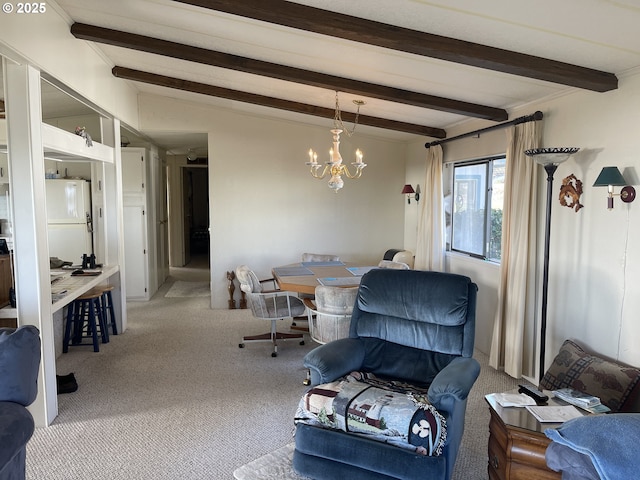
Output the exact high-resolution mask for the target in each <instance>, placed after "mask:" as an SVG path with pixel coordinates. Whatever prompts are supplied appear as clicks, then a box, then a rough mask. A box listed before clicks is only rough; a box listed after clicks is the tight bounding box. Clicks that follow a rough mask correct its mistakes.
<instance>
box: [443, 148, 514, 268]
mask: <svg viewBox="0 0 640 480" xmlns="http://www.w3.org/2000/svg"><path fill="white" fill-rule="evenodd" d="M505 166H506V158H505V157H504V156H500V157H492V158H484V159H481V160H474V161H472V162H464V163H456V164H454V166H453V198H452V203H453V205H452V210H453V212H452V222H451V250H453V251H456V252H461V253H466V254H469V255H472V256H474V257H478V258H482V259H486V260H490V261H494V262H500V258H501V255H500V253H501V252H500V241H501V237H502V204H503V199H504V173H505Z"/></svg>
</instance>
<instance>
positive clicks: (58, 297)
mask: <svg viewBox="0 0 640 480" xmlns="http://www.w3.org/2000/svg"><path fill="white" fill-rule="evenodd" d="M119 271H120V268H119V267H118V266H117V265H114V266H105V267H102V272H101V273H100V274H99V275H95V276H83V275H71V273H72V272H73V270H65V269H51V274H52V275H51V279H52V283H51V296H52V305H51V312H52V315H51V316H52V321H53V338H54V350H55V357H56V358H58V357H59V356H60V355H62V341H63V336H64V322H65V316H64V307H66V306H67V305H69V304H70V303H71V302H73V301H74V300H75V299H76V298H78V297H79V296H81V295H82V294H84V293H86V292H88V291H89V290H91V289H92V288H93V287H95V286H96V285H100V284H103V283H110V282H109V279H110V278H111V277H113V276H114V275H117V274H118V272H119ZM117 316H119V315H117ZM118 331H119V332H121V331H122V330H121V325H118ZM63 373H64V372H63Z"/></svg>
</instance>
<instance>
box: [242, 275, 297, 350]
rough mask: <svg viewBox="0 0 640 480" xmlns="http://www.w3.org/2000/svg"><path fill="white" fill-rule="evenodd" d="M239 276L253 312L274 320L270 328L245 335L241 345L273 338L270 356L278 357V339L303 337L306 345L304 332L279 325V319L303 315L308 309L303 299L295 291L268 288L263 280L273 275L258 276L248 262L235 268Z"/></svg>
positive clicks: (263, 317) (265, 318)
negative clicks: (262, 278) (293, 331)
mask: <svg viewBox="0 0 640 480" xmlns="http://www.w3.org/2000/svg"><path fill="white" fill-rule="evenodd" d="M236 278H237V279H238V281H239V282H240V289H241V290H242V291H243V292H244V293H245V294H246V296H247V300H248V303H249V308H250V309H251V313H252V314H253V316H254V317H256V318H260V319H262V320H268V321H270V322H271V330H270V331H269V332H267V333H263V334H260V335H247V336H244V337H242V342H240V343H239V344H238V347H240V348H244V344H245V343H246V342H271V343H272V344H273V351H272V353H271V356H272V357H277V356H278V340H290V339H300V345H304V334H303V333H282V332H278V331H277V329H276V327H277V324H276V322H277V321H278V320H284V319H285V318H293V317H297V316H301V315H303V314H304V313H305V306H304V304H303V303H302V300H300V299H299V298H298V297H297V296H296V295H295V294H294V293H292V292H287V291H283V290H265V289H264V288H263V287H262V284H263V283H265V282H269V281H273V279H268V280H262V281H261V280H258V277H257V276H256V274H255V273H254V272H253V271H252V270H251V269H250V268H249V267H247V266H246V265H240V266H239V267H238V268H236Z"/></svg>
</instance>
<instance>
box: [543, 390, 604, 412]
mask: <svg viewBox="0 0 640 480" xmlns="http://www.w3.org/2000/svg"><path fill="white" fill-rule="evenodd" d="M553 394H554V395H555V396H556V397H558V398H560V399H561V400H564V401H565V402H567V403H570V404H571V405H575V406H576V407H580V408H590V407H595V406H596V405H600V399H599V398H598V397H594V396H593V395H588V394H586V393H583V392H581V391H579V390H574V389H572V388H561V389H560V390H554V391H553Z"/></svg>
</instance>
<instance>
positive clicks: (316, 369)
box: [304, 338, 365, 386]
mask: <svg viewBox="0 0 640 480" xmlns="http://www.w3.org/2000/svg"><path fill="white" fill-rule="evenodd" d="M364 354H365V351H364V347H363V345H362V342H360V341H358V340H357V339H354V338H341V339H339V340H336V341H334V342H329V343H326V344H324V345H321V346H319V347H317V348H315V349H313V350H311V351H310V352H309V353H307V355H306V356H305V357H304V366H305V367H307V368H308V369H309V371H310V372H311V385H312V386H315V385H320V384H322V383H328V382H333V381H334V380H336V379H338V378H340V377H343V376H344V375H346V374H348V373H350V372H353V371H354V370H359V369H360V367H361V366H362V362H363V360H364Z"/></svg>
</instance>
